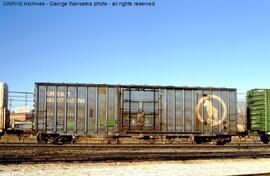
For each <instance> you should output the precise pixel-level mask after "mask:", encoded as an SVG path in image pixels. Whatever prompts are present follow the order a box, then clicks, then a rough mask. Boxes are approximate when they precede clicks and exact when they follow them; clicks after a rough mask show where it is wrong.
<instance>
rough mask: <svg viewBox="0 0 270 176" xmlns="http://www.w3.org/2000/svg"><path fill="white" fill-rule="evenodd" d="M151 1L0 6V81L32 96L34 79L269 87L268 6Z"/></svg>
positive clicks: (217, 0)
mask: <svg viewBox="0 0 270 176" xmlns="http://www.w3.org/2000/svg"><path fill="white" fill-rule="evenodd" d="M2 2H3V0H1V4H2ZM107 2H110V1H107ZM155 2H156V7H153V8H149V7H148V8H138V7H126V8H120V7H119V8H112V7H104V8H93V7H88V8H87V7H81V8H78V7H76V8H71V7H68V8H61V7H46V8H33V7H29V8H26V7H16V8H14V7H2V5H1V7H0V34H1V37H0V59H1V75H0V81H4V82H7V83H8V84H9V88H10V90H16V91H33V89H34V86H33V84H34V82H37V81H45V82H83V83H108V84H118V83H121V84H154V85H176V86H218V87H235V88H238V91H239V92H245V91H246V90H248V89H251V88H255V87H270V80H269V79H268V76H269V68H270V35H269V34H270V20H269V19H270V10H269V7H270V1H267V0H265V1H264V0H260V1H255V0H237V1H235V0H226V1H225V0H224V1H223V0H169V1H166V0H156V1H155Z"/></svg>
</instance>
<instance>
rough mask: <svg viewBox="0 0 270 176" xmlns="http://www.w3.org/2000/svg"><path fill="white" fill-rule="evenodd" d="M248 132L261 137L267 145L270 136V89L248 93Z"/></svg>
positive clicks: (254, 90)
mask: <svg viewBox="0 0 270 176" xmlns="http://www.w3.org/2000/svg"><path fill="white" fill-rule="evenodd" d="M247 121H248V123H247V124H248V130H249V131H250V132H251V134H252V135H259V136H260V137H261V141H262V142H263V143H265V144H267V143H268V142H269V135H270V89H253V90H250V91H248V92H247Z"/></svg>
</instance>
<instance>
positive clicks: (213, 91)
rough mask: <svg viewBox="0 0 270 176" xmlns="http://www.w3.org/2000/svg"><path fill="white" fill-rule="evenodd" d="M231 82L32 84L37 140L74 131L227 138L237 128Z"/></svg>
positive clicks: (71, 134) (64, 137) (63, 136)
mask: <svg viewBox="0 0 270 176" xmlns="http://www.w3.org/2000/svg"><path fill="white" fill-rule="evenodd" d="M236 96H237V93H236V89H232V88H212V87H207V88H203V87H174V86H148V85H105V84H69V83H36V84H35V106H36V107H35V111H36V112H35V118H34V129H35V130H36V132H37V133H38V134H39V135H38V140H39V142H48V140H50V139H51V140H53V141H69V140H71V139H72V138H74V137H76V136H111V137H114V138H115V137H121V136H132V135H133V136H134V135H141V136H145V137H146V139H147V137H149V136H166V137H167V136H168V137H169V136H171V137H194V140H195V142H197V143H201V142H204V141H210V140H212V139H218V142H219V143H225V142H227V141H230V137H231V136H232V135H236V133H237V130H236V129H237V127H236V126H237V124H236V117H237V109H236V107H237V106H236V103H237V97H236Z"/></svg>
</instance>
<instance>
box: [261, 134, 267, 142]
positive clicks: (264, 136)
mask: <svg viewBox="0 0 270 176" xmlns="http://www.w3.org/2000/svg"><path fill="white" fill-rule="evenodd" d="M261 141H262V143H264V144H268V143H269V138H268V136H267V135H262V136H261Z"/></svg>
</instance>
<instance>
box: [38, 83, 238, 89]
mask: <svg viewBox="0 0 270 176" xmlns="http://www.w3.org/2000/svg"><path fill="white" fill-rule="evenodd" d="M35 84H36V85H39V86H78V87H81V86H82V87H84V86H90V87H122V88H142V89H187V90H200V89H204V90H236V88H225V87H187V86H160V85H134V84H125V85H123V84H92V83H52V82H36V83H35Z"/></svg>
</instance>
